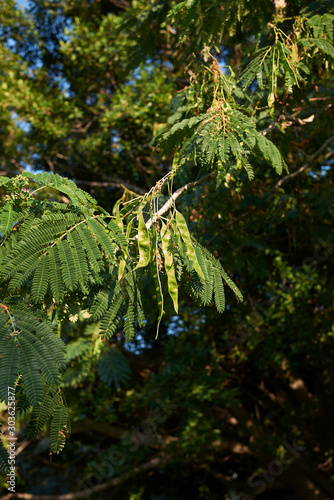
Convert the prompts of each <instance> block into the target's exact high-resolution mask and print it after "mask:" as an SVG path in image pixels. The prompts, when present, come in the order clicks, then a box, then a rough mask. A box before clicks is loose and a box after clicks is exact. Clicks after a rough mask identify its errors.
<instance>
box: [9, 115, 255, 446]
mask: <svg viewBox="0 0 334 500" xmlns="http://www.w3.org/2000/svg"><path fill="white" fill-rule="evenodd" d="M215 113H216V114H215ZM222 113H223V114H224V113H225V111H224V112H223V111H222V110H221V109H218V108H217V110H215V111H214V112H213V115H212V120H209V121H208V122H206V120H207V115H206V116H205V120H204V117H203V116H200V117H199V118H198V119H195V120H193V121H192V122H191V123H192V125H194V127H195V128H196V127H197V128H199V130H201V131H202V130H205V127H211V126H212V124H211V123H210V122H211V121H212V122H214V123H216V124H217V123H218V122H219V120H225V117H223V118H222V116H223V115H222ZM231 113H232V112H231ZM216 115H217V116H216ZM218 115H219V116H218ZM210 116H211V115H210ZM224 116H225V115H224ZM228 120H229V122H230V123H232V122H233V118H232V115H231V117H230V118H228ZM204 122H205V123H204ZM214 128H215V130H216V131H217V128H216V127H214ZM185 129H186V127H185ZM178 130H182V127H181V128H180V127H179V128H178ZM249 130H251V128H250V127H249ZM252 130H253V129H252ZM254 131H255V129H254ZM187 133H188V132H187ZM244 133H245V130H244ZM248 133H249V132H248ZM173 134H174V132H173ZM228 134H230V135H228ZM254 134H255V132H254ZM245 140H246V139H245ZM256 140H257V139H256V138H254V139H249V141H252V144H253V143H255V142H256ZM214 141H215V148H216V149H214V147H213V146H212V144H210V141H208V140H207V138H205V137H202V136H201V138H200V140H199V144H200V146H201V148H202V150H203V151H204V153H203V154H207V155H208V157H210V161H211V162H214V161H215V158H216V157H217V155H218V154H219V155H220V158H221V159H222V157H223V154H225V155H226V157H227V156H228V155H229V154H231V155H234V158H235V159H236V158H237V157H238V158H239V159H240V158H241V157H242V152H240V148H239V146H238V141H237V139H235V138H234V136H233V134H232V132H231V133H230V132H228V133H227V132H226V134H225V135H224V132H222V129H221V130H220V131H219V133H217V134H216V137H215V138H214ZM219 141H222V143H223V147H224V148H225V149H224V153H223V152H221V151H220V152H219V151H218V150H219V148H220V147H221V145H220V142H219ZM224 141H227V143H226V144H225V143H224ZM224 144H225V145H224ZM262 144H263V141H262V142H261V147H262ZM187 147H188V146H187ZM206 148H207V149H206ZM236 161H237V160H236ZM240 161H241V159H240ZM242 161H243V162H244V164H246V159H245V158H242ZM1 182H2V185H3V186H6V188H8V189H9V190H10V191H11V193H14V196H12V197H11V202H10V204H9V205H6V204H4V205H3V206H2V207H0V221H1V224H2V225H1V228H2V229H1V231H2V232H1V236H0V259H1V269H0V286H1V290H2V291H3V297H2V302H1V303H0V398H1V400H2V401H5V402H6V401H7V395H8V387H16V389H17V391H16V394H17V398H18V401H17V407H18V408H19V409H20V411H23V412H25V411H27V410H28V409H30V408H32V415H31V420H30V423H29V424H28V425H27V427H26V431H25V432H26V435H27V436H28V437H33V436H36V434H38V432H40V431H41V430H42V429H43V428H44V427H45V425H47V424H49V423H50V424H51V441H50V442H51V450H52V451H54V452H56V453H58V452H59V451H61V449H62V448H63V446H64V443H65V438H66V434H67V432H68V429H69V422H68V409H67V407H66V404H65V402H64V397H63V394H62V391H61V387H62V385H63V386H65V387H66V386H68V385H71V384H73V380H75V381H76V383H80V381H82V380H83V379H84V378H85V376H86V375H87V373H88V369H89V366H91V367H96V366H97V371H98V373H99V375H100V377H101V380H102V381H103V382H105V383H106V384H108V385H113V386H114V387H116V388H119V387H121V386H122V385H125V384H126V383H127V382H128V381H129V378H130V370H129V367H128V365H127V362H126V359H125V358H124V356H123V355H122V354H121V353H120V352H119V351H117V350H115V349H109V351H106V350H104V349H103V348H102V352H103V357H102V359H101V360H100V361H99V362H98V360H97V357H96V353H94V352H93V350H92V347H91V345H92V344H91V341H89V340H87V339H79V340H76V341H74V342H68V344H67V346H65V344H64V342H63V341H62V340H61V338H60V336H59V335H57V334H56V332H55V327H56V326H57V330H58V334H61V322H62V321H63V319H64V318H65V319H66V318H67V319H68V318H69V319H71V318H72V319H71V320H73V318H74V320H75V318H76V317H77V312H78V310H80V309H81V310H85V311H86V312H87V314H88V316H89V317H91V318H92V321H95V322H98V325H99V333H100V339H99V340H101V337H102V338H104V339H110V337H112V335H114V333H115V332H116V330H117V329H119V330H123V331H124V334H125V339H126V341H127V342H128V341H130V340H131V339H132V338H133V337H134V335H135V333H136V330H137V329H138V328H141V327H143V325H144V324H145V314H144V308H143V302H142V297H141V290H140V282H141V278H142V273H143V272H144V271H143V267H146V265H147V264H148V263H150V264H151V269H152V270H153V272H152V274H153V278H154V280H155V283H156V287H157V291H158V295H159V297H160V300H158V306H159V308H160V318H161V317H162V314H163V295H164V289H166V290H167V291H168V294H169V295H170V297H171V299H172V301H173V305H174V307H175V310H176V311H177V310H178V309H177V308H178V286H179V283H180V282H182V281H184V278H185V277H186V279H187V276H191V282H192V293H193V294H194V295H195V296H196V297H197V299H198V300H199V301H200V302H201V303H202V304H204V305H209V304H210V303H211V302H212V298H213V296H214V297H215V303H216V306H217V309H218V310H219V311H223V309H224V289H223V284H222V280H225V281H226V283H227V284H230V285H231V283H232V282H229V281H228V280H229V278H228V277H227V275H226V274H225V273H224V271H223V270H222V268H221V267H220V264H219V263H217V261H216V260H215V259H214V257H213V256H212V255H211V254H210V253H209V252H208V251H206V250H205V249H203V248H202V247H201V246H200V245H199V244H197V242H195V240H192V239H191V236H190V233H189V229H188V226H187V223H186V221H185V219H184V218H183V216H182V215H181V214H180V213H179V212H176V211H172V212H171V214H170V215H169V216H168V217H169V219H168V223H167V225H165V224H163V225H160V224H157V223H154V224H153V225H152V226H151V227H150V228H149V229H148V228H147V227H146V225H145V222H144V214H143V207H144V208H145V206H146V205H145V203H146V199H144V200H142V201H141V203H140V204H139V205H138V203H137V202H136V203H130V205H131V207H132V208H129V205H128V206H127V207H123V208H122V209H121V210H118V211H116V212H117V213H116V215H110V214H108V213H106V212H105V211H104V210H103V209H100V208H99V207H98V206H97V205H96V202H95V201H94V200H93V198H91V197H90V196H89V195H88V194H87V193H84V192H83V191H81V190H80V189H78V188H77V187H76V186H75V184H74V183H73V182H72V181H69V180H68V179H63V178H61V177H60V176H58V175H54V174H47V173H45V174H43V175H42V174H36V175H33V174H30V173H26V174H24V175H22V176H18V177H17V178H15V179H13V180H11V179H4V178H1ZM49 188H52V190H53V191H55V190H58V191H59V192H60V193H62V194H63V195H65V196H67V197H68V198H69V199H70V203H66V204H61V203H58V202H57V201H56V200H53V199H52V197H51V198H50V197H47V198H43V197H40V193H41V191H42V190H43V189H49ZM37 192H38V193H39V194H38V195H37V196H36V193H37ZM150 196H151V199H153V198H154V196H155V195H154V192H153V191H152V193H151V194H150ZM153 205H154V204H153V203H152V202H150V203H149V204H147V206H153ZM129 210H130V212H131V210H134V213H137V212H138V213H139V214H140V216H139V219H138V220H139V223H138V225H136V223H135V224H133V222H134V217H132V220H131V222H130V224H129V226H128V227H126V225H125V223H124V222H125V219H126V217H127V216H128V214H129ZM146 215H147V213H145V218H146ZM139 261H140V262H141V264H145V265H143V266H142V265H139V266H138V265H137V263H138V262H139ZM232 288H233V290H234V292H235V293H236V294H237V296H239V297H241V295H240V292H239V291H238V290H237V288H236V286H235V285H234V283H232ZM93 342H97V340H94V341H93ZM94 345H95V344H94ZM96 345H97V344H96ZM100 349H101V347H99V348H96V352H98V351H99V350H100ZM73 360H75V362H76V366H73V365H74V363H73ZM77 360H79V361H80V363H79V364H77ZM66 363H67V364H68V369H69V372H70V378H72V380H69V379H68V378H66V376H65V377H63V376H62V372H63V371H64V369H65V366H66ZM75 370H76V371H75Z"/></svg>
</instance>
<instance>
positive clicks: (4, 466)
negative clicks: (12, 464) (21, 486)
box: [0, 422, 9, 474]
mask: <svg viewBox="0 0 334 500" xmlns="http://www.w3.org/2000/svg"><path fill="white" fill-rule="evenodd" d="M1 427H2V422H0V436H1ZM8 460H9V455H8V451H7V450H6V448H5V446H4V444H3V442H2V441H1V439H0V471H1V472H2V473H3V474H7V473H8V472H9V463H8Z"/></svg>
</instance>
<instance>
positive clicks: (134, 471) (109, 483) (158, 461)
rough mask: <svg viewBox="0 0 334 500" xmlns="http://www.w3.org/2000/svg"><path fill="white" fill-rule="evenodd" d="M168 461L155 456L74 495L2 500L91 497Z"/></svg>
mask: <svg viewBox="0 0 334 500" xmlns="http://www.w3.org/2000/svg"><path fill="white" fill-rule="evenodd" d="M168 459H169V457H168V456H157V457H155V458H152V459H151V460H149V461H148V462H145V463H144V464H142V465H138V466H137V467H133V469H132V470H131V471H130V472H125V473H124V474H121V475H120V476H117V477H114V478H113V479H110V481H106V482H105V483H102V484H97V485H96V486H93V487H92V488H86V489H84V490H82V491H77V492H76V493H65V494H63V495H33V494H31V493H9V494H8V495H5V496H3V497H2V500H14V499H15V498H22V499H23V500H75V499H76V498H85V497H88V496H89V495H93V494H94V493H98V492H99V491H104V490H107V489H109V488H112V487H113V486H118V485H120V484H121V483H124V481H126V480H127V479H130V478H131V477H133V476H134V475H136V474H139V473H140V472H143V471H146V470H149V469H154V468H156V467H159V466H160V465H163V464H165V463H166V462H167V461H168Z"/></svg>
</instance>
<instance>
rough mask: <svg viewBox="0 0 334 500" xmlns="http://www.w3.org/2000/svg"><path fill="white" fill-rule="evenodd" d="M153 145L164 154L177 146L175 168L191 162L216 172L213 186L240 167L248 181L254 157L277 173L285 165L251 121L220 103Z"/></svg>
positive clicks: (158, 139)
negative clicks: (177, 164)
mask: <svg viewBox="0 0 334 500" xmlns="http://www.w3.org/2000/svg"><path fill="white" fill-rule="evenodd" d="M157 143H158V144H159V146H160V147H161V148H162V149H163V151H164V152H165V153H166V154H171V152H172V150H173V148H175V145H177V146H179V151H178V161H179V166H182V165H183V164H184V163H185V162H194V163H195V164H196V165H198V166H199V167H202V168H203V169H207V170H212V169H217V171H218V172H217V185H219V184H220V183H221V181H222V180H223V178H224V176H225V174H226V173H227V171H231V170H238V169H241V168H243V169H245V170H246V172H247V175H248V178H249V179H250V180H252V179H253V178H254V170H253V167H252V161H253V158H254V157H259V156H260V157H264V158H265V160H266V161H267V162H268V163H269V164H270V165H271V166H272V167H273V168H274V169H275V170H276V172H277V173H278V174H281V173H282V170H283V166H284V165H285V163H284V160H283V158H282V156H281V154H280V152H279V150H278V149H277V147H276V146H275V145H274V144H273V143H272V142H271V141H269V140H268V139H267V138H266V137H264V136H263V135H262V133H261V132H259V131H258V130H257V128H256V124H255V122H254V121H253V119H252V118H251V117H249V116H247V115H246V114H245V113H242V112H241V111H239V110H238V109H235V108H233V107H231V106H230V105H229V104H228V103H227V102H226V101H223V100H220V101H219V100H218V101H216V102H215V104H214V106H212V107H211V108H209V109H208V111H207V112H206V113H202V114H201V115H199V116H196V117H192V118H189V119H184V120H183V121H182V122H180V123H176V124H175V125H173V127H172V128H171V129H170V130H168V131H165V132H162V133H161V134H160V135H159V136H158V137H157Z"/></svg>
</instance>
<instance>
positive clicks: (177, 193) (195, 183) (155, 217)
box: [146, 170, 217, 229]
mask: <svg viewBox="0 0 334 500" xmlns="http://www.w3.org/2000/svg"><path fill="white" fill-rule="evenodd" d="M216 175H217V170H214V171H213V172H211V173H210V174H207V175H204V177H201V178H200V179H198V180H197V181H193V182H189V184H186V185H185V186H182V187H180V188H179V189H178V190H177V191H175V193H173V194H172V196H171V197H170V198H169V199H168V200H167V201H166V203H165V204H164V205H163V206H162V207H161V208H160V209H159V210H158V211H157V212H156V213H155V214H154V215H153V217H152V218H151V219H149V220H148V221H147V222H146V227H147V229H150V227H151V226H152V224H154V223H155V222H156V221H157V220H158V219H159V217H161V215H163V214H164V213H166V212H167V211H168V210H169V209H170V208H171V207H172V206H173V204H174V202H175V200H176V199H177V198H178V197H179V196H181V194H182V193H184V192H185V191H188V190H189V189H192V188H194V187H196V186H199V185H200V184H203V182H206V181H208V180H210V179H214V178H215V177H216Z"/></svg>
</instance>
